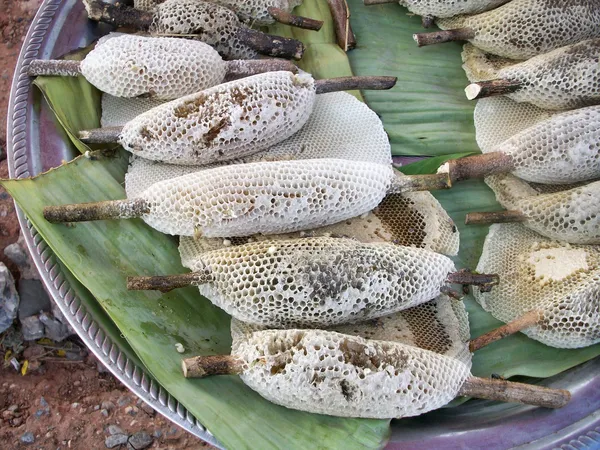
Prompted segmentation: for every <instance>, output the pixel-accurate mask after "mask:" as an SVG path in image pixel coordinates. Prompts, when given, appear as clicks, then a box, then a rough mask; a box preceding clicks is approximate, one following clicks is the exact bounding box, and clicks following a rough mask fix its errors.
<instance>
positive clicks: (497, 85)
mask: <svg viewBox="0 0 600 450" xmlns="http://www.w3.org/2000/svg"><path fill="white" fill-rule="evenodd" d="M522 87H523V85H522V84H521V83H520V82H518V81H511V80H490V81H479V82H477V83H471V84H470V85H468V86H467V87H466V88H465V94H466V95H467V98H468V99H469V100H475V99H478V98H487V97H493V96H496V95H506V94H512V93H513V92H517V91H518V90H519V89H521V88H522Z"/></svg>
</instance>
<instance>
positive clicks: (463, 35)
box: [413, 28, 475, 47]
mask: <svg viewBox="0 0 600 450" xmlns="http://www.w3.org/2000/svg"><path fill="white" fill-rule="evenodd" d="M474 37H475V31H473V30H472V29H471V28H458V29H456V30H445V31H433V32H430V33H416V34H413V39H414V40H415V42H416V43H417V45H418V46H419V47H423V46H425V45H433V44H442V43H444V42H453V41H468V40H469V39H473V38H474Z"/></svg>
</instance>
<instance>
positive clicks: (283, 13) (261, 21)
mask: <svg viewBox="0 0 600 450" xmlns="http://www.w3.org/2000/svg"><path fill="white" fill-rule="evenodd" d="M163 1H164V0H135V1H134V3H133V5H134V7H135V8H137V9H140V10H143V11H153V10H154V9H155V8H156V6H157V5H158V4H160V3H163ZM210 3H216V4H218V5H221V6H224V7H225V8H227V9H230V10H232V11H233V12H235V13H236V14H237V16H238V18H239V19H240V20H241V21H242V22H244V23H247V24H251V25H256V26H267V25H271V24H273V23H275V22H280V23H284V24H286V25H292V26H296V27H299V28H306V29H309V30H315V31H318V30H319V29H320V28H321V26H322V25H323V22H321V21H318V20H314V19H309V18H306V17H301V16H294V15H292V14H291V12H292V10H293V9H294V8H295V7H296V6H298V5H301V4H302V0H210ZM290 15H291V16H292V17H289V16H290Z"/></svg>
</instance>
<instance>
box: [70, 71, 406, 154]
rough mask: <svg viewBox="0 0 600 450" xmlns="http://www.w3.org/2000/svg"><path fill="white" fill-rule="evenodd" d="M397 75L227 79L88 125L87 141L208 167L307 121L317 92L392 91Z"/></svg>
mask: <svg viewBox="0 0 600 450" xmlns="http://www.w3.org/2000/svg"><path fill="white" fill-rule="evenodd" d="M395 83H396V78H394V77H342V78H332V79H328V80H318V81H315V80H314V79H313V78H312V77H311V76H310V75H309V74H306V73H301V74H293V73H291V72H285V71H281V72H268V73H262V74H258V75H253V76H250V77H247V78H242V79H239V80H235V81H231V82H228V83H224V84H221V85H218V86H214V87H212V88H209V89H206V90H204V91H201V92H198V93H196V94H192V95H188V96H185V97H182V98H180V99H177V100H173V101H171V102H169V103H165V104H163V105H160V106H157V107H156V108H154V109H152V110H150V111H147V112H145V113H143V114H141V115H140V116H138V117H136V118H135V119H133V120H131V121H130V122H128V123H127V124H125V125H124V126H123V127H122V128H120V127H116V128H100V129H97V130H85V131H81V132H80V133H79V137H80V138H81V139H82V141H84V142H88V143H119V144H121V145H122V146H123V148H125V150H128V151H130V152H132V153H134V154H136V155H138V156H142V157H144V158H147V159H151V160H156V161H163V162H168V163H172V164H184V165H203V164H209V163H212V162H219V161H227V160H232V159H237V158H241V157H244V156H248V155H251V154H252V153H257V152H260V151H261V150H265V149H267V148H269V147H271V146H272V145H274V144H277V143H278V142H281V141H283V140H285V139H286V138H288V137H290V136H292V135H293V134H294V133H295V132H297V131H298V130H299V129H300V128H302V126H303V125H304V124H305V123H306V121H307V120H308V118H309V116H310V114H311V112H312V109H313V105H314V101H315V96H316V94H319V93H326V92H332V91H341V90H348V89H355V88H363V89H389V88H391V87H392V86H394V84H395Z"/></svg>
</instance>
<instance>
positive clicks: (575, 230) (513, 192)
mask: <svg viewBox="0 0 600 450" xmlns="http://www.w3.org/2000/svg"><path fill="white" fill-rule="evenodd" d="M486 182H488V184H489V185H491V186H492V189H493V190H494V192H500V195H498V194H497V195H496V196H497V197H500V198H498V201H499V202H500V203H501V204H502V205H503V206H504V207H505V208H507V209H511V210H516V211H520V212H521V213H523V214H524V215H525V217H526V218H527V220H526V221H525V222H523V224H524V225H525V226H526V227H527V228H530V229H532V230H534V231H537V232H538V233H540V234H541V235H543V236H546V237H547V238H550V239H556V240H560V241H565V242H569V243H571V244H600V202H599V201H598V198H600V181H596V182H594V183H590V184H588V185H584V186H578V187H573V188H571V189H569V190H564V191H560V192H553V193H542V194H540V193H538V192H537V191H535V189H534V188H532V187H531V186H529V185H528V184H527V183H525V182H522V181H520V180H517V181H516V182H515V181H514V180H513V179H512V178H511V179H505V180H503V181H498V180H497V178H493V179H492V180H489V181H488V180H486ZM494 187H495V189H494Z"/></svg>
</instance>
